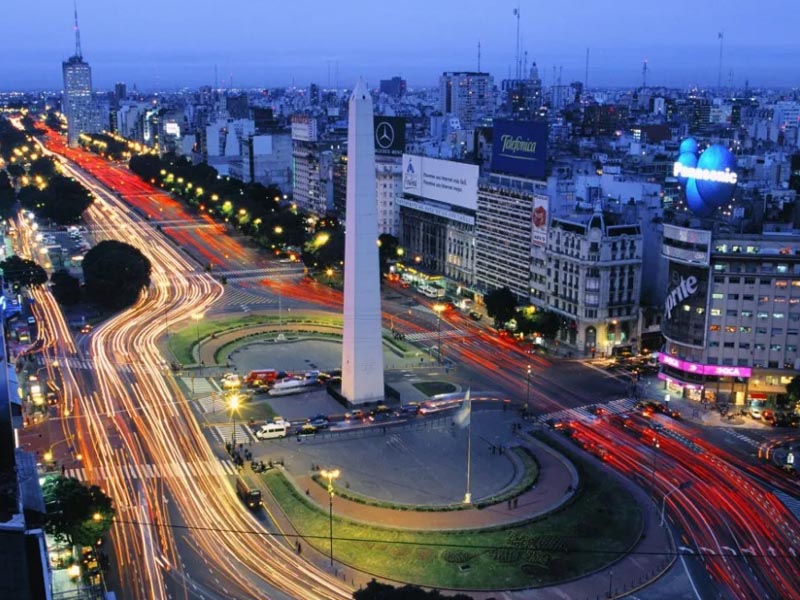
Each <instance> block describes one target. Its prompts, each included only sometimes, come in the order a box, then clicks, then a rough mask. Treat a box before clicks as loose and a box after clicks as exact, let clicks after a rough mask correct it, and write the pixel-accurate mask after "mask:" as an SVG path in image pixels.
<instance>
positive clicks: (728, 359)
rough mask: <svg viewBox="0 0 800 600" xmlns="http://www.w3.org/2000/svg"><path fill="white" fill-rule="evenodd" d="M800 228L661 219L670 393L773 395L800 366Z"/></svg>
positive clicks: (664, 373) (738, 399) (735, 397)
mask: <svg viewBox="0 0 800 600" xmlns="http://www.w3.org/2000/svg"><path fill="white" fill-rule="evenodd" d="M798 239H800V237H798V232H797V231H796V230H795V231H787V232H780V233H778V232H776V233H766V234H744V235H742V234H736V235H732V234H727V235H726V234H722V233H720V234H712V232H711V231H703V230H694V229H688V228H684V227H676V226H673V225H665V226H664V243H663V251H662V253H663V256H664V259H665V260H666V261H667V264H668V284H667V295H666V299H665V304H664V316H663V318H662V331H663V334H664V337H665V338H666V345H665V348H664V352H663V353H662V354H660V355H659V362H661V372H660V373H659V378H660V379H661V380H663V381H664V382H665V386H666V390H667V392H668V393H672V394H681V395H683V396H685V397H687V398H691V399H694V400H706V401H715V400H716V401H718V402H733V403H736V404H745V403H748V402H749V401H751V400H769V401H771V402H774V401H775V400H777V399H778V398H779V397H780V396H781V395H783V394H785V393H786V389H785V386H786V384H787V383H788V382H789V381H790V380H791V379H792V378H793V377H794V376H795V375H797V374H798V373H797V372H798V370H800V355H798V344H800V341H798V338H799V337H800V242H798Z"/></svg>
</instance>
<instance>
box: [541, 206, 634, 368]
mask: <svg viewBox="0 0 800 600" xmlns="http://www.w3.org/2000/svg"><path fill="white" fill-rule="evenodd" d="M615 217H616V218H615ZM615 221H621V219H620V218H619V217H618V216H616V215H612V214H609V213H603V211H602V210H600V207H599V205H598V206H597V207H596V208H595V210H594V212H593V213H592V214H588V215H587V214H582V215H579V214H574V215H570V216H567V217H560V216H559V217H553V218H552V219H551V221H550V226H549V229H548V232H547V255H546V261H547V308H548V309H549V310H551V311H553V312H555V313H557V314H559V315H560V316H561V317H562V327H561V330H560V332H559V336H560V339H561V341H562V342H563V343H565V344H568V345H570V346H573V347H575V349H576V350H577V351H578V352H579V353H583V354H591V355H595V354H605V355H612V354H614V353H615V348H618V347H623V348H624V347H628V346H630V345H631V344H632V343H633V341H634V340H633V338H634V337H635V333H634V332H635V331H636V325H637V320H638V318H639V290H640V287H641V279H642V235H641V231H640V228H639V225H638V224H627V223H615Z"/></svg>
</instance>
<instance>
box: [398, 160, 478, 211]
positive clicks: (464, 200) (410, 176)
mask: <svg viewBox="0 0 800 600" xmlns="http://www.w3.org/2000/svg"><path fill="white" fill-rule="evenodd" d="M403 192H404V193H407V194H413V195H415V196H419V197H421V198H427V199H430V200H437V201H439V202H444V203H446V204H450V205H451V206H459V207H461V208H466V209H468V210H478V165H469V164H466V163H459V162H453V161H450V160H439V159H437V158H428V157H425V156H415V155H411V154H403Z"/></svg>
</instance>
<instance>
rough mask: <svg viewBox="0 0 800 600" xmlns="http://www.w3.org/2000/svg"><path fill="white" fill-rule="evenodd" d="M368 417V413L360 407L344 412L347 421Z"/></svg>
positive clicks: (361, 419)
mask: <svg viewBox="0 0 800 600" xmlns="http://www.w3.org/2000/svg"><path fill="white" fill-rule="evenodd" d="M366 418H367V414H366V413H365V412H364V411H363V410H361V409H360V408H357V409H355V410H351V411H350V412H346V413H344V420H345V421H363V420H364V419H366Z"/></svg>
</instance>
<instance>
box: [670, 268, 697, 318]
mask: <svg viewBox="0 0 800 600" xmlns="http://www.w3.org/2000/svg"><path fill="white" fill-rule="evenodd" d="M696 293H697V277H695V276H694V275H689V277H686V278H683V277H681V280H680V282H679V283H678V285H677V286H675V287H674V288H672V290H671V291H670V292H669V294H667V300H666V301H665V302H664V316H665V317H666V318H667V319H671V318H672V309H673V308H675V306H676V305H677V304H678V303H679V302H683V301H684V300H686V299H687V298H690V297H691V296H693V295H694V294H696Z"/></svg>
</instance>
